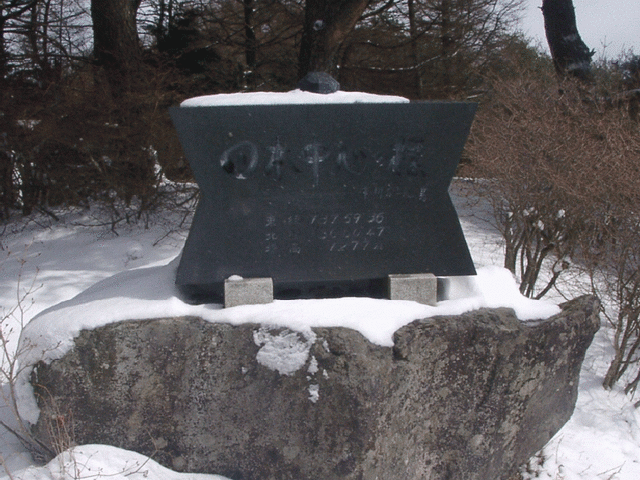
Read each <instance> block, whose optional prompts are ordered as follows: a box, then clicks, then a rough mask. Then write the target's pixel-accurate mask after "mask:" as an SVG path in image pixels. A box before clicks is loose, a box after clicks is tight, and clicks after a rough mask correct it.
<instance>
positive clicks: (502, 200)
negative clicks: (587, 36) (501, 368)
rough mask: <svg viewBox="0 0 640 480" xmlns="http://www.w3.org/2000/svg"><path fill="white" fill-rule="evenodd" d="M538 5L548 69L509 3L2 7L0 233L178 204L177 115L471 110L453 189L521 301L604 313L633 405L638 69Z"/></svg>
mask: <svg viewBox="0 0 640 480" xmlns="http://www.w3.org/2000/svg"><path fill="white" fill-rule="evenodd" d="M542 5H543V12H544V13H545V24H546V27H547V36H548V38H549V43H550V50H551V54H552V56H551V57H549V56H547V55H546V54H544V53H543V52H541V51H540V50H539V49H537V48H536V47H535V46H533V45H532V44H531V43H530V41H529V40H528V39H527V38H525V37H524V36H523V35H522V34H519V33H518V30H517V26H518V19H519V15H520V14H521V12H522V7H523V0H397V1H394V0H306V1H303V0H217V1H212V0H1V1H0V220H2V221H3V222H6V221H8V220H10V219H11V218H12V216H14V215H30V214H32V213H33V212H41V213H45V214H47V215H49V216H51V217H53V218H54V219H55V218H57V215H56V212H57V211H59V210H60V209H68V208H82V207H83V206H87V205H89V204H91V203H95V202H100V203H101V204H102V205H104V206H106V207H107V210H108V212H109V220H108V222H109V223H110V224H111V227H112V228H113V229H114V230H115V229H117V226H118V224H120V223H122V222H131V221H144V220H145V219H146V218H147V215H148V213H149V212H152V211H154V210H157V209H160V208H172V209H176V208H182V206H183V205H190V203H189V201H190V200H192V199H193V198H194V197H195V196H197V190H196V189H195V188H194V186H193V183H192V177H191V173H190V171H189V168H188V165H187V164H186V161H185V159H184V157H183V154H182V151H181V148H180V145H179V143H178V140H177V136H176V134H175V132H174V129H173V126H172V124H171V121H170V119H169V115H168V109H169V107H171V106H175V105H178V104H179V103H180V102H181V101H182V100H184V99H186V98H189V97H194V96H198V95H205V94H213V93H225V92H238V91H288V90H292V89H294V88H295V87H296V84H297V82H298V81H299V80H300V78H302V77H303V76H304V75H305V74H306V73H308V72H310V71H315V70H321V71H326V72H329V73H330V74H332V75H333V76H334V77H335V78H336V79H337V80H338V81H339V82H340V84H341V87H342V89H343V90H355V91H365V92H371V93H380V94H393V95H402V96H405V97H408V98H410V99H412V100H435V99H438V100H441V99H445V100H463V101H475V102H478V103H479V104H480V108H479V110H478V114H477V117H476V120H475V122H474V126H473V130H472V133H471V136H470V139H469V141H468V145H467V148H466V150H465V153H464V155H463V159H462V161H461V164H460V169H459V172H458V173H459V175H462V176H465V177H468V178H472V179H474V180H475V185H476V194H478V195H482V196H485V197H486V198H487V199H489V200H490V201H491V203H492V205H493V208H494V216H495V223H496V226H497V227H498V228H499V230H500V232H501V233H502V236H503V239H504V241H505V247H506V248H505V266H506V267H507V268H509V269H510V270H511V271H512V272H513V273H514V274H515V275H516V276H517V278H518V280H519V282H520V289H521V291H522V293H524V294H525V295H527V296H530V297H536V298H540V297H542V296H544V295H545V294H547V293H548V292H549V291H550V290H551V289H557V288H558V285H559V282H558V279H559V278H560V277H565V278H566V277H567V276H570V275H572V274H575V273H576V272H580V274H581V278H585V275H582V274H585V273H586V274H587V275H586V278H589V279H590V282H589V284H588V285H586V286H584V285H583V286H582V287H581V288H583V289H584V290H588V291H589V292H594V293H596V294H598V295H600V296H601V297H606V298H607V300H608V301H607V304H608V305H613V307H614V308H613V309H612V310H611V311H605V312H604V314H605V317H606V318H607V319H608V320H609V321H610V323H611V326H612V328H613V329H614V331H615V338H614V342H615V345H614V346H615V350H616V355H615V358H613V359H612V361H611V368H610V370H609V373H608V374H607V377H606V378H605V380H604V386H605V387H606V388H611V387H612V386H613V385H614V384H615V383H616V382H618V381H620V380H623V381H624V382H625V386H626V389H627V391H628V392H629V393H633V392H635V389H636V387H637V385H638V384H639V383H640V370H639V369H638V365H639V356H638V352H639V351H640V242H639V241H638V238H640V208H639V207H640V193H639V192H638V191H637V190H638V189H637V185H640V162H639V160H640V128H639V125H638V115H639V113H638V112H639V110H640V57H638V56H636V55H634V54H633V52H628V53H627V54H624V55H622V56H621V57H620V58H616V59H612V60H605V59H600V60H597V59H596V60H595V61H594V59H593V58H592V57H593V52H592V51H591V50H589V49H588V47H586V46H585V45H584V44H583V43H582V42H581V40H580V37H579V35H578V31H577V29H576V25H575V17H574V16H573V5H572V2H571V0H543V2H542ZM545 9H546V11H545ZM554 9H555V10H554ZM554 19H555V20H556V23H557V24H558V25H559V26H558V25H556V26H555V27H554V25H553V22H554ZM572 22H573V23H572ZM562 28H568V30H564V31H563V30H562ZM550 33H551V35H550ZM558 33H559V36H558ZM554 34H555V35H556V40H555V42H554V40H553V38H554ZM163 179H170V180H171V181H172V185H174V186H175V185H182V189H183V190H182V191H181V192H176V191H175V188H172V189H169V190H167V189H166V188H163V186H164V185H166V182H164V181H163ZM176 182H177V183H176ZM565 284H566V283H565Z"/></svg>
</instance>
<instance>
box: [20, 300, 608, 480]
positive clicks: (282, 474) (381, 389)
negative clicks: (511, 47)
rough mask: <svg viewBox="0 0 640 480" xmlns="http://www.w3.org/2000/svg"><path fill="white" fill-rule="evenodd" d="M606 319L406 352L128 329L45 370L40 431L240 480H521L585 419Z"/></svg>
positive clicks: (126, 325) (505, 323)
mask: <svg viewBox="0 0 640 480" xmlns="http://www.w3.org/2000/svg"><path fill="white" fill-rule="evenodd" d="M598 310H599V303H598V300H597V299H596V298H594V297H581V298H579V299H576V300H573V301H571V302H568V303H566V304H564V305H563V306H562V312H561V313H560V314H558V315H556V316H554V317H552V318H549V319H547V320H543V321H537V322H526V323H523V322H521V321H519V320H518V319H517V318H516V317H515V315H514V313H513V311H512V310H509V309H495V310H486V309H485V310H478V311H474V312H470V313H467V314H463V315H460V316H452V317H435V318H429V319H424V320H416V321H414V322H413V323H411V324H409V325H407V326H405V327H403V328H401V329H400V330H398V331H397V332H396V333H395V336H394V341H395V345H394V347H393V348H388V347H381V346H378V345H374V344H372V343H370V342H369V341H368V340H366V339H365V338H364V337H363V336H362V335H361V334H360V333H358V332H356V331H353V330H349V329H345V328H315V329H313V332H314V334H315V335H312V336H309V338H307V337H305V336H304V335H302V334H300V333H296V332H292V331H290V330H286V329H268V328H266V327H264V326H260V325H256V324H245V325H240V326H231V325H227V324H212V323H207V322H205V321H203V320H201V319H199V318H164V319H155V320H146V321H127V322H121V323H117V324H112V325H109V326H105V327H102V328H98V329H95V330H91V331H83V332H82V333H81V334H80V335H79V336H78V337H77V338H76V340H75V346H74V348H73V349H72V350H71V351H69V352H68V353H67V354H66V356H64V357H63V358H62V359H59V360H56V361H54V362H52V363H51V364H50V365H45V364H43V363H42V364H39V365H37V366H36V368H35V369H34V372H33V375H32V384H33V385H34V389H35V392H36V395H37V398H38V402H39V405H40V408H41V415H40V419H39V421H38V423H37V424H36V425H35V426H33V432H34V434H35V435H36V436H37V438H39V439H40V440H41V441H42V442H44V443H45V444H47V445H50V446H53V445H54V444H55V443H56V441H57V440H59V439H56V438H55V435H54V438H52V436H51V432H53V431H55V430H56V425H59V424H60V422H65V421H66V422H71V423H72V424H73V440H74V441H75V443H78V444H83V443H100V444H109V445H114V446H117V447H121V448H125V449H130V450H135V451H137V452H140V453H143V454H146V455H152V456H153V458H154V459H155V460H157V461H159V462H160V463H162V464H164V465H166V466H168V467H170V468H173V469H175V470H178V471H188V472H206V473H217V474H220V475H224V476H227V477H229V478H231V479H233V480H271V479H273V480H286V479H291V480H307V479H308V480H312V479H313V480H321V479H322V480H325V479H330V480H338V479H349V480H351V479H353V480H355V479H367V480H368V479H371V480H373V479H384V480H396V479H397V480H418V479H421V480H427V479H428V480H445V479H460V480H461V479H464V480H498V479H507V478H509V477H510V476H511V475H513V474H514V473H515V472H516V471H517V469H518V467H519V466H521V465H522V464H524V463H525V462H526V461H527V460H528V459H529V458H530V457H531V456H532V455H533V454H535V452H537V451H538V450H539V449H540V448H542V447H543V446H544V445H545V443H546V442H547V441H548V440H549V439H550V438H551V437H552V436H553V435H554V434H555V432H557V431H558V430H559V429H560V428H561V427H562V425H564V423H565V422H566V421H567V420H568V419H569V417H570V416H571V414H572V412H573V408H574V405H575V401H576V396H577V391H578V379H579V373H580V367H581V363H582V360H583V358H584V353H585V351H586V349H587V348H588V346H589V345H590V343H591V341H592V339H593V336H594V334H595V332H596V331H597V330H598V328H599V324H600V322H599V318H598ZM52 427H53V428H52Z"/></svg>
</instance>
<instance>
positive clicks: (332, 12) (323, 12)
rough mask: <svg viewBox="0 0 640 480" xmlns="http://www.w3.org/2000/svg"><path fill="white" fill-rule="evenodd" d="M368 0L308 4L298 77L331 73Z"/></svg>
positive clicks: (323, 0) (311, 1)
mask: <svg viewBox="0 0 640 480" xmlns="http://www.w3.org/2000/svg"><path fill="white" fill-rule="evenodd" d="M369 3H370V0H307V2H306V6H305V18H304V29H303V33H302V40H301V43H300V56H299V64H298V75H299V77H300V78H302V77H304V76H305V75H306V74H307V73H309V72H313V71H320V72H327V73H330V72H331V70H333V68H334V67H335V64H336V54H337V53H338V50H339V48H340V45H341V43H342V42H343V40H344V39H345V38H346V37H347V35H349V33H350V32H351V30H353V27H354V26H355V25H356V23H357V22H358V20H359V19H360V17H361V16H362V13H363V12H364V10H365V9H366V8H367V6H368V5H369Z"/></svg>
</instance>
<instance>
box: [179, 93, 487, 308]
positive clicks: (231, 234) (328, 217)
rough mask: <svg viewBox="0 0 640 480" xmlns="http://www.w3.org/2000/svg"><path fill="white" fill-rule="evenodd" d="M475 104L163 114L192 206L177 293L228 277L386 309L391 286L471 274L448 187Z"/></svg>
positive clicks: (200, 297) (201, 295) (214, 297)
mask: <svg viewBox="0 0 640 480" xmlns="http://www.w3.org/2000/svg"><path fill="white" fill-rule="evenodd" d="M475 109H476V105H475V104H473V103H453V102H420V103H394V104H339V105H336V104H324V105H259V106H216V107H183V108H173V109H171V116H172V119H173V122H174V124H175V126H176V129H177V131H178V135H179V137H180V141H181V143H182V147H183V149H184V153H185V155H186V157H187V158H188V160H189V162H190V165H191V168H192V170H193V173H194V175H195V178H196V181H197V182H198V185H199V186H200V190H201V199H200V203H199V205H198V208H197V210H196V213H195V217H194V219H193V225H192V227H191V231H190V233H189V237H188V239H187V242H186V244H185V247H184V251H183V253H182V259H181V262H180V266H179V268H178V274H177V279H176V283H177V285H178V286H179V287H180V289H181V290H182V291H183V293H184V294H185V295H186V296H187V297H188V298H189V299H190V300H191V301H194V302H205V301H206V302H209V301H220V300H221V298H222V292H223V282H224V280H225V279H226V278H228V277H229V276H231V275H240V276H242V277H245V278H249V277H271V278H273V282H274V293H275V296H276V297H277V298H314V297H336V296H348V295H366V296H373V297H382V296H384V295H385V292H386V287H385V285H386V278H387V275H388V274H409V273H433V274H435V275H436V276H450V275H473V274H475V269H474V266H473V262H472V260H471V256H470V254H469V250H468V248H467V245H466V242H465V239H464V236H463V233H462V229H461V228H460V223H459V221H458V217H457V214H456V212H455V209H454V207H453V205H452V203H451V200H450V198H449V194H448V188H449V183H450V181H451V179H452V177H453V175H454V173H455V170H456V167H457V164H458V160H459V158H460V155H461V153H462V149H463V146H464V143H465V140H466V138H467V135H468V133H469V128H470V126H471V122H472V119H473V116H474V113H475Z"/></svg>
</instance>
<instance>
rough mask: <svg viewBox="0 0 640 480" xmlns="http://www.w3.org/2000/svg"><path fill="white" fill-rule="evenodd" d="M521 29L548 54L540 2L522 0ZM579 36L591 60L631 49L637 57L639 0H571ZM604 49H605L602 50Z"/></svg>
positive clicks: (639, 35)
mask: <svg viewBox="0 0 640 480" xmlns="http://www.w3.org/2000/svg"><path fill="white" fill-rule="evenodd" d="M526 3H527V9H526V11H525V16H524V18H523V23H522V30H523V31H524V33H525V34H526V35H527V36H528V37H530V38H533V39H535V40H538V41H539V42H540V44H541V45H542V46H543V47H544V49H545V51H547V52H548V51H549V50H548V47H547V40H546V38H545V35H544V20H543V18H542V11H541V10H540V9H539V7H540V6H541V5H542V0H526ZM573 6H574V7H575V11H576V20H577V25H578V32H579V33H580V37H582V40H583V41H584V43H586V45H587V46H588V47H589V48H590V49H592V50H595V51H596V56H595V58H600V57H602V56H603V55H606V57H607V58H610V59H611V58H616V57H618V56H619V54H620V53H621V52H623V51H627V50H629V49H633V51H634V52H635V54H636V55H640V0H573ZM605 46H606V48H605Z"/></svg>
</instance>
